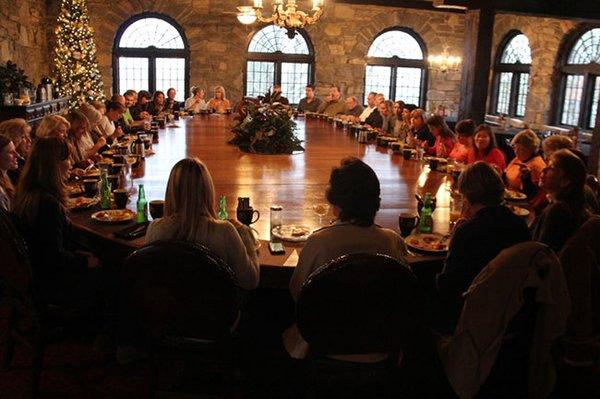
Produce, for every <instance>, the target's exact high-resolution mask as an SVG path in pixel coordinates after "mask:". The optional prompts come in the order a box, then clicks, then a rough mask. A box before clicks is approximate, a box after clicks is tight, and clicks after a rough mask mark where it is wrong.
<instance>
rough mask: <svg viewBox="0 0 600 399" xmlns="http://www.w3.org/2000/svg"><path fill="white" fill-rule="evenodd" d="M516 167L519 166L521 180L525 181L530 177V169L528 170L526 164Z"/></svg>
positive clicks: (519, 164)
mask: <svg viewBox="0 0 600 399" xmlns="http://www.w3.org/2000/svg"><path fill="white" fill-rule="evenodd" d="M517 165H518V166H519V171H520V172H521V179H523V178H525V179H527V178H529V177H531V169H529V167H528V166H527V165H526V164H524V163H518V164H517Z"/></svg>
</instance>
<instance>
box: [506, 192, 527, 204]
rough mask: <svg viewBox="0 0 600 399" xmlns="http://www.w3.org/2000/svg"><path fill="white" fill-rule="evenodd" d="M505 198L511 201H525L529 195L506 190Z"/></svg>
mask: <svg viewBox="0 0 600 399" xmlns="http://www.w3.org/2000/svg"><path fill="white" fill-rule="evenodd" d="M504 198H506V199H507V200H510V201H523V200H526V199H527V195H526V194H524V193H522V192H519V191H516V190H509V189H506V190H504Z"/></svg>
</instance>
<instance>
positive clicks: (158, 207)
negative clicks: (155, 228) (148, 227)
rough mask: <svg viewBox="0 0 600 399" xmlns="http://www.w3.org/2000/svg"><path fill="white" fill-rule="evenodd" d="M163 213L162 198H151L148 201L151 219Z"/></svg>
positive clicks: (159, 216) (161, 215)
mask: <svg viewBox="0 0 600 399" xmlns="http://www.w3.org/2000/svg"><path fill="white" fill-rule="evenodd" d="M164 213H165V201H164V200H152V201H150V216H152V219H158V218H161V217H163V214H164Z"/></svg>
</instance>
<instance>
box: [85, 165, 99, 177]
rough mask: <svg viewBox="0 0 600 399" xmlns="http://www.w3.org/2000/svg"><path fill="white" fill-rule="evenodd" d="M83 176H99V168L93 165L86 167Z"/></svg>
mask: <svg viewBox="0 0 600 399" xmlns="http://www.w3.org/2000/svg"><path fill="white" fill-rule="evenodd" d="M83 177H100V169H98V168H95V167H92V168H89V169H86V171H85V172H84V173H83Z"/></svg>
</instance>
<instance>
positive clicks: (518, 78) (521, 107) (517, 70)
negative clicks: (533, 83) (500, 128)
mask: <svg viewBox="0 0 600 399" xmlns="http://www.w3.org/2000/svg"><path fill="white" fill-rule="evenodd" d="M498 54H499V56H498V57H496V65H495V67H494V71H495V77H494V92H493V96H494V97H493V102H492V107H493V109H492V113H494V114H503V115H509V116H516V117H524V116H525V106H526V103H527V92H528V90H529V71H530V69H531V49H530V47H529V40H528V39H527V36H525V35H524V34H522V33H521V32H518V31H512V32H510V33H509V34H508V35H507V36H506V38H505V39H504V40H503V41H502V44H501V45H500V50H499V52H498Z"/></svg>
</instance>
